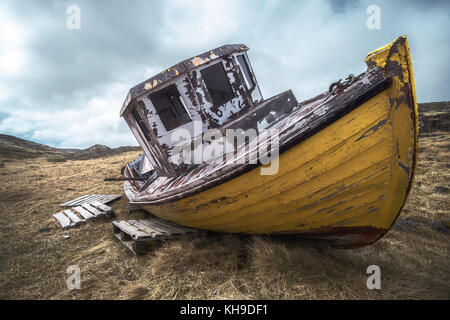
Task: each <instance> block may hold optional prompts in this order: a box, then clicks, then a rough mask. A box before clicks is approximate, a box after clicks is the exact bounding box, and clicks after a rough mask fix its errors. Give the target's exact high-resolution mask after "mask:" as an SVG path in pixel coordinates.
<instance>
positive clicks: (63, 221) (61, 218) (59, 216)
mask: <svg viewBox="0 0 450 320" xmlns="http://www.w3.org/2000/svg"><path fill="white" fill-rule="evenodd" d="M53 217H54V218H55V219H56V220H57V221H58V222H59V224H60V225H61V227H62V228H67V227H69V226H70V224H71V222H70V219H69V218H68V217H67V216H66V215H65V214H64V213H63V212H58V213H55V214H54V215H53Z"/></svg>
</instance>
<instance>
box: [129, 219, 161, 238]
mask: <svg viewBox="0 0 450 320" xmlns="http://www.w3.org/2000/svg"><path fill="white" fill-rule="evenodd" d="M128 223H129V224H131V225H133V226H135V227H136V228H138V229H139V230H142V231H144V232H146V233H148V234H149V235H150V236H151V237H152V238H154V237H156V236H163V235H164V232H160V231H159V230H156V229H153V228H151V227H149V226H147V225H145V224H143V223H142V221H136V220H128Z"/></svg>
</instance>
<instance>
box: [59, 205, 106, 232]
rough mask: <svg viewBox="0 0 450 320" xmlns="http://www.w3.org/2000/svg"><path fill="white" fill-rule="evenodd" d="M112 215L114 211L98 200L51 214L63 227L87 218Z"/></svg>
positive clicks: (76, 223)
mask: <svg viewBox="0 0 450 320" xmlns="http://www.w3.org/2000/svg"><path fill="white" fill-rule="evenodd" d="M113 216H114V211H113V210H112V209H111V207H108V206H107V205H105V204H103V203H101V202H98V201H94V202H92V203H84V204H82V205H81V206H76V207H73V208H70V209H66V210H64V211H60V212H57V213H55V214H54V215H53V217H54V218H55V219H56V220H57V221H58V222H59V224H60V225H61V227H62V228H63V229H66V228H71V227H74V226H76V225H79V224H80V223H83V222H85V221H86V220H89V219H93V218H100V217H106V218H111V217H113Z"/></svg>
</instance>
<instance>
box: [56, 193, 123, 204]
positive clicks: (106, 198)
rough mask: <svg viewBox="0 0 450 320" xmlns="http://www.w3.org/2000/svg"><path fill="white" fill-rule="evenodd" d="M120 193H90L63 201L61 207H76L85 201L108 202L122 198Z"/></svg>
mask: <svg viewBox="0 0 450 320" xmlns="http://www.w3.org/2000/svg"><path fill="white" fill-rule="evenodd" d="M120 197H121V195H120V194H88V195H84V196H81V197H79V198H76V199H73V200H70V201H67V202H64V203H61V204H60V205H59V206H60V207H74V206H80V205H83V204H85V203H91V202H94V201H97V202H100V203H108V202H111V201H113V200H116V199H118V198H120Z"/></svg>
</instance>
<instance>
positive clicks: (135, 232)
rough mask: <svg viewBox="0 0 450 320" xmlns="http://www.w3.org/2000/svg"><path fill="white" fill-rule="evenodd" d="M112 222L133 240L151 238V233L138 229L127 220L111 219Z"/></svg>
mask: <svg viewBox="0 0 450 320" xmlns="http://www.w3.org/2000/svg"><path fill="white" fill-rule="evenodd" d="M113 224H114V225H115V226H117V227H118V228H119V229H120V230H122V231H124V232H125V233H127V234H129V235H130V236H131V237H132V238H133V239H135V240H138V239H145V238H151V235H149V234H148V233H145V232H143V231H141V230H139V229H138V228H136V227H135V226H133V225H131V224H129V223H128V222H127V221H113Z"/></svg>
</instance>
